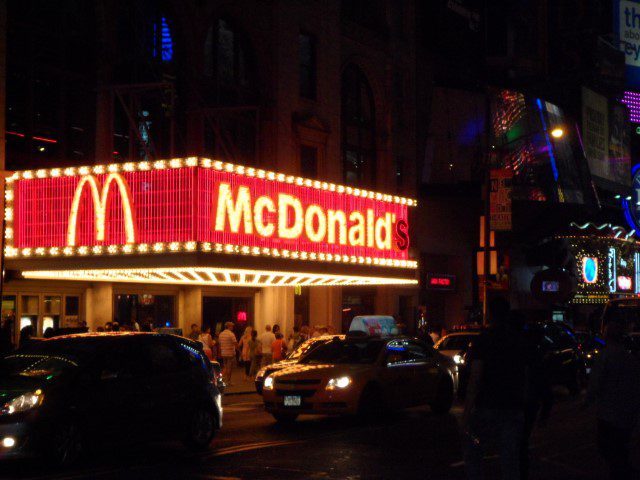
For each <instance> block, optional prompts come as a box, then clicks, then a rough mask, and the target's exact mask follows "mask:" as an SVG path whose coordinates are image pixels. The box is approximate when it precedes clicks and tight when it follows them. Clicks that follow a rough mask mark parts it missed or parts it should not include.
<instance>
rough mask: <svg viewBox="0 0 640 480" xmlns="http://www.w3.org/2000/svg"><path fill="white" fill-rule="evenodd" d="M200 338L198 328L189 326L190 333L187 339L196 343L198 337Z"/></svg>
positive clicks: (194, 325)
mask: <svg viewBox="0 0 640 480" xmlns="http://www.w3.org/2000/svg"><path fill="white" fill-rule="evenodd" d="M199 336H200V328H198V325H196V324H195V323H192V324H191V331H190V332H189V338H190V339H191V340H195V341H196V342H197V341H198V337H199Z"/></svg>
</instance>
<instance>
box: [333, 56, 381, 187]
mask: <svg viewBox="0 0 640 480" xmlns="http://www.w3.org/2000/svg"><path fill="white" fill-rule="evenodd" d="M341 99H342V112H341V126H342V164H343V173H344V181H345V182H346V183H348V184H351V185H358V186H362V187H374V186H375V163H376V155H375V113H374V105H373V95H372V93H371V88H370V87H369V82H367V79H366V77H365V76H364V74H363V73H362V71H361V70H360V69H359V68H358V67H356V66H354V65H350V66H349V67H347V68H346V69H345V71H344V73H343V74H342V90H341Z"/></svg>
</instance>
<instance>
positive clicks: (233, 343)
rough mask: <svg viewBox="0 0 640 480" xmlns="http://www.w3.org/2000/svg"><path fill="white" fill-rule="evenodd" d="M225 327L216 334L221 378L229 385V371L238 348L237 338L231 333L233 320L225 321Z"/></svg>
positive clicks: (230, 371)
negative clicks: (220, 360) (218, 345)
mask: <svg viewBox="0 0 640 480" xmlns="http://www.w3.org/2000/svg"><path fill="white" fill-rule="evenodd" d="M224 326H225V329H224V330H223V331H222V332H220V335H218V343H219V344H220V353H221V355H222V378H223V379H224V381H225V383H226V384H227V385H228V386H231V385H232V383H231V373H232V372H233V367H234V365H235V363H236V350H237V349H238V339H237V338H236V334H235V333H233V327H234V325H233V322H226V323H225V324H224Z"/></svg>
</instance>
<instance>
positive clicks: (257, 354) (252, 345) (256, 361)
mask: <svg viewBox="0 0 640 480" xmlns="http://www.w3.org/2000/svg"><path fill="white" fill-rule="evenodd" d="M247 343H248V344H249V357H250V358H251V361H250V366H249V378H255V377H256V374H257V373H258V368H260V363H261V362H262V346H261V345H260V340H258V331H257V330H252V331H251V340H249V342H247Z"/></svg>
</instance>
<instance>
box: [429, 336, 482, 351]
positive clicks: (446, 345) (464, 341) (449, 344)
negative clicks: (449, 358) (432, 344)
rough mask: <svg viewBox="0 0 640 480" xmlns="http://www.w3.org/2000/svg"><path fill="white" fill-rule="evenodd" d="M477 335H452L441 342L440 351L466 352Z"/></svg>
mask: <svg viewBox="0 0 640 480" xmlns="http://www.w3.org/2000/svg"><path fill="white" fill-rule="evenodd" d="M475 336H476V335H451V336H449V337H445V338H443V339H442V341H440V343H439V344H438V346H437V348H438V350H466V349H467V347H468V346H469V343H470V342H471V341H473V337H475Z"/></svg>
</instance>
